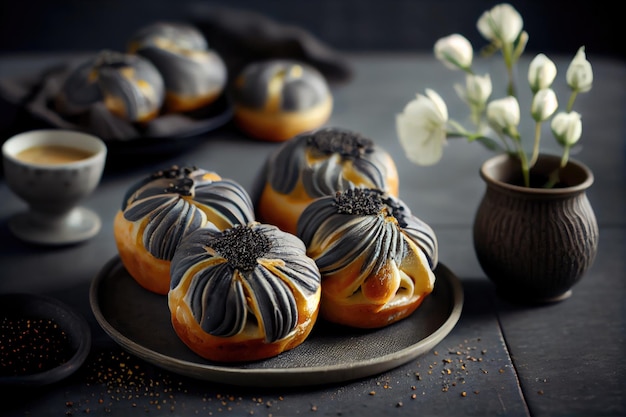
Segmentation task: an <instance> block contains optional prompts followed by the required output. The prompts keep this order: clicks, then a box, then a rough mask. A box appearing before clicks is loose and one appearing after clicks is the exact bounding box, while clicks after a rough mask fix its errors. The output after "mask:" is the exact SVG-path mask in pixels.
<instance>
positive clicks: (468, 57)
mask: <svg viewBox="0 0 626 417" xmlns="http://www.w3.org/2000/svg"><path fill="white" fill-rule="evenodd" d="M434 51H435V57H437V59H439V60H440V61H441V62H443V64H444V65H445V66H446V67H448V68H450V69H463V70H466V69H469V68H470V67H471V66H472V59H473V58H474V51H473V50H472V44H471V43H470V42H469V41H468V40H467V39H466V38H465V37H464V36H462V35H459V34H457V33H455V34H452V35H449V36H446V37H444V38H441V39H439V40H438V41H437V42H435V47H434Z"/></svg>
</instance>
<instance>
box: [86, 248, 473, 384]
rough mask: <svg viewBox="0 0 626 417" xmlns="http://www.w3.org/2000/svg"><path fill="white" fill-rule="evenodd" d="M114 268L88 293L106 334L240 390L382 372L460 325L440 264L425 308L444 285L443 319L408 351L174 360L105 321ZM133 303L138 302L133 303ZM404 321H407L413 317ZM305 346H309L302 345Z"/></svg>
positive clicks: (455, 289)
mask: <svg viewBox="0 0 626 417" xmlns="http://www.w3.org/2000/svg"><path fill="white" fill-rule="evenodd" d="M116 268H121V269H123V266H122V264H121V261H120V259H119V257H118V256H115V257H114V258H113V259H111V260H110V261H109V262H107V263H106V264H105V265H104V267H103V268H102V270H101V271H100V273H99V274H98V275H97V276H96V277H95V279H94V280H93V281H92V284H91V288H90V295H89V298H90V304H91V308H92V311H93V313H94V316H95V318H96V320H97V321H98V323H99V324H100V326H101V327H102V329H103V330H104V331H105V333H107V334H108V335H109V336H110V337H111V338H112V339H113V340H114V341H115V342H116V343H118V344H119V345H120V346H121V347H122V348H124V349H126V350H127V351H129V352H130V353H133V354H135V355H137V356H138V357H140V358H142V359H144V360H146V361H147V362H150V363H152V364H153V365H156V366H158V367H160V368H163V369H166V370H169V371H172V372H174V373H177V374H180V375H185V376H189V377H192V378H197V379H201V380H207V381H212V382H219V383H224V384H231V385H239V386H256V387H283V386H289V387H295V386H312V385H319V384H327V383H338V382H345V381H349V380H354V379H358V378H362V377H367V376H372V375H376V374H379V373H382V372H385V371H387V370H390V369H393V368H395V367H398V366H400V365H403V364H405V363H407V362H409V361H411V360H413V359H415V358H417V357H418V356H420V355H422V354H424V353H426V352H428V351H429V350H430V349H432V348H433V347H434V346H436V345H437V344H438V343H439V342H440V341H442V340H443V339H444V338H445V337H446V336H447V335H448V333H450V331H451V330H452V329H453V328H454V326H455V325H456V323H457V322H458V320H459V318H460V315H461V311H462V308H463V302H464V296H463V288H462V285H461V283H460V281H459V280H458V278H457V277H456V276H455V275H454V274H453V273H452V272H451V271H450V270H449V269H448V268H447V267H446V266H444V265H442V264H441V263H440V264H439V265H438V266H437V269H436V270H435V274H436V276H437V280H436V283H435V291H433V293H432V294H431V295H430V296H429V298H427V299H426V300H425V301H424V303H426V301H430V302H435V301H434V299H431V298H432V297H436V293H437V289H438V286H439V287H442V288H443V287H444V286H445V288H444V289H443V293H444V294H447V297H446V298H448V299H445V300H437V302H439V301H441V302H445V303H447V305H446V310H447V315H446V317H445V319H444V320H443V322H442V323H441V325H440V326H439V327H438V328H437V329H435V330H434V331H432V332H431V333H430V334H428V335H427V336H426V337H424V338H422V339H420V340H419V341H418V342H416V343H414V344H412V345H411V346H407V347H406V348H403V349H400V350H397V351H394V352H382V353H381V354H380V355H379V356H377V357H375V358H371V359H366V360H359V361H350V362H346V363H338V364H336V365H325V366H299V367H289V368H283V367H262V366H260V367H252V368H250V367H243V366H238V365H237V364H224V365H223V364H219V363H215V362H211V363H207V361H205V360H203V359H202V358H200V357H198V362H195V361H192V360H186V359H182V358H180V357H173V356H170V355H166V354H163V353H160V352H157V351H155V350H153V349H151V348H149V347H147V346H144V345H141V344H140V343H137V342H136V341H135V340H134V338H133V335H130V336H127V335H124V334H122V332H121V330H120V329H119V328H118V327H116V326H115V324H114V323H112V322H111V320H109V318H108V317H106V315H105V313H104V312H103V310H102V309H101V304H103V303H101V301H100V288H101V287H102V286H104V285H106V284H107V279H108V278H109V277H110V276H111V275H112V274H113V273H114V272H115V270H116ZM126 274H127V273H126ZM124 279H125V278H124ZM128 280H132V278H130V275H128ZM109 301H110V300H109ZM134 301H137V300H136V299H134ZM164 308H167V307H164ZM418 311H419V310H418ZM414 316H415V315H414ZM407 320H411V318H408V319H407ZM416 320H417V319H416ZM420 320H421V319H420ZM310 337H312V336H310ZM306 343H307V341H305V342H304V343H303V345H304V344H306ZM296 349H297V348H296ZM321 353H323V352H321ZM261 362H262V361H261Z"/></svg>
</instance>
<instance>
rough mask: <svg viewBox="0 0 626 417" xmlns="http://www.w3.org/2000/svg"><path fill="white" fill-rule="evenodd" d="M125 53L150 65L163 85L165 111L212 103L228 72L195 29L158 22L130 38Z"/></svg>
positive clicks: (176, 110) (220, 90)
mask: <svg viewBox="0 0 626 417" xmlns="http://www.w3.org/2000/svg"><path fill="white" fill-rule="evenodd" d="M128 51H129V52H130V53H135V54H138V55H140V56H142V57H144V58H146V59H148V60H149V61H150V62H152V63H153V64H154V65H155V66H156V68H157V69H158V70H159V72H160V73H161V75H162V76H163V80H164V82H165V90H166V97H165V110H167V111H169V112H186V111H191V110H195V109H198V108H200V107H204V106H206V105H208V104H210V103H212V102H214V101H215V100H216V99H217V98H218V97H219V96H220V95H221V94H222V92H223V90H224V87H225V85H226V81H227V69H226V65H225V64H224V61H223V60H222V58H221V56H220V55H219V54H218V53H217V52H216V51H215V50H212V49H210V48H209V45H208V43H207V41H206V39H205V38H204V36H203V35H202V33H200V31H199V30H198V29H196V28H195V27H193V26H190V25H187V24H184V23H169V22H157V23H154V24H151V25H149V26H146V27H143V28H141V29H140V30H139V31H137V32H136V33H135V34H134V35H133V36H132V37H131V39H130V41H129V46H128Z"/></svg>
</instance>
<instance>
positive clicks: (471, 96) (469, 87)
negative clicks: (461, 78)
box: [454, 74, 493, 107]
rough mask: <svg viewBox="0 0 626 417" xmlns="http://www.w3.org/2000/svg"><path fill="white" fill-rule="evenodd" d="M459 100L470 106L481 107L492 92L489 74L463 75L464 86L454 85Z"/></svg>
mask: <svg viewBox="0 0 626 417" xmlns="http://www.w3.org/2000/svg"><path fill="white" fill-rule="evenodd" d="M454 88H455V90H456V92H457V94H458V95H459V97H460V98H461V100H463V101H465V102H466V103H468V104H469V105H471V106H477V107H482V106H484V105H485V103H486V102H487V100H488V99H489V96H490V95H491V92H492V88H493V87H492V85H491V76H490V75H489V74H485V75H483V76H480V75H475V74H467V76H466V77H465V87H463V86H461V85H460V84H455V86H454Z"/></svg>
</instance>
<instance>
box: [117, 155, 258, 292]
mask: <svg viewBox="0 0 626 417" xmlns="http://www.w3.org/2000/svg"><path fill="white" fill-rule="evenodd" d="M252 220H254V209H253V207H252V202H251V200H250V197H249V196H248V194H247V193H246V191H245V190H244V189H243V188H242V187H241V186H240V185H239V184H237V183H236V182H234V181H232V180H228V179H222V178H221V177H220V176H219V175H218V174H216V173H215V172H211V171H206V170H203V169H199V168H195V167H194V168H179V167H176V166H174V167H172V168H170V169H168V170H165V171H158V172H155V173H154V174H152V175H151V176H150V177H147V178H145V179H143V180H142V181H139V182H138V183H136V184H134V185H133V186H132V187H131V188H130V189H129V190H128V191H127V193H126V195H125V196H124V200H123V203H122V207H121V209H120V210H119V211H118V213H117V214H116V216H115V219H114V222H113V232H114V237H115V242H116V245H117V248H118V252H119V255H120V259H121V260H122V263H123V264H124V266H125V267H126V269H127V270H128V273H129V274H130V275H131V276H132V277H133V278H134V279H135V280H136V281H137V282H138V283H139V284H140V285H141V286H142V287H144V288H146V289H147V290H149V291H152V292H155V293H157V294H167V292H168V291H169V288H170V261H171V259H172V257H173V256H174V252H175V250H176V248H177V247H178V245H179V244H180V242H181V241H182V240H183V239H184V238H185V236H187V235H188V234H189V233H191V232H192V231H194V230H196V229H199V228H201V227H203V226H206V225H208V224H210V225H212V226H214V227H216V228H218V229H226V228H229V227H231V226H233V225H236V224H247V223H248V222H250V221H252Z"/></svg>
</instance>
